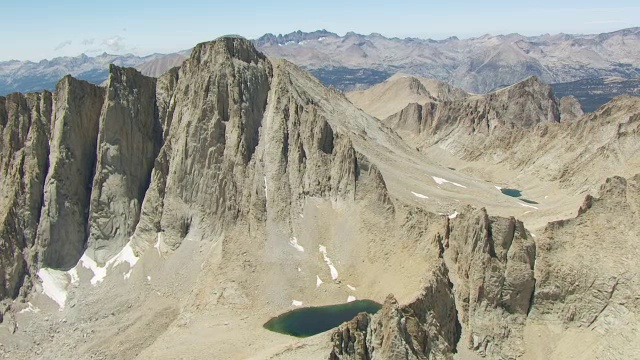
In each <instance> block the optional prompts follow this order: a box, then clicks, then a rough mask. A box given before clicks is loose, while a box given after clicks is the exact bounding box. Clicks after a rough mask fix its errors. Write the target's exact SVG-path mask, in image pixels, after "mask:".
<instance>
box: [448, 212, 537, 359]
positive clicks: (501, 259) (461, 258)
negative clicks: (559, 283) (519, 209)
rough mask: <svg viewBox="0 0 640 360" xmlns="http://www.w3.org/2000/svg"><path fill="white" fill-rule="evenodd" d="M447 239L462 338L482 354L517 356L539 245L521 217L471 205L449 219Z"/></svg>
mask: <svg viewBox="0 0 640 360" xmlns="http://www.w3.org/2000/svg"><path fill="white" fill-rule="evenodd" d="M446 245H447V246H446V247H447V249H446V251H445V254H446V258H447V259H448V260H449V261H450V262H451V263H453V264H452V265H451V271H452V272H455V278H456V281H455V294H456V300H457V304H458V309H459V310H460V313H461V317H460V319H461V323H462V326H463V332H464V333H465V334H466V335H465V339H463V340H464V343H465V344H466V346H468V347H469V348H471V349H473V350H476V351H477V352H478V353H480V354H482V355H494V356H498V354H499V355H500V356H506V357H517V356H518V355H520V354H521V353H522V351H523V349H522V344H521V337H522V334H521V333H520V332H521V330H522V326H523V325H524V320H525V319H526V316H527V313H528V311H529V306H530V301H531V295H532V293H533V290H534V286H535V279H534V263H535V256H536V246H535V243H534V242H533V241H532V240H531V239H529V238H528V236H527V232H526V230H525V228H524V226H523V224H522V222H520V221H517V220H515V219H514V218H509V219H507V218H500V217H489V215H488V214H487V213H486V211H485V210H484V209H480V210H472V209H469V208H467V209H466V210H465V211H463V212H462V214H461V215H459V216H458V217H456V218H455V219H453V220H451V221H450V224H449V231H448V244H446Z"/></svg>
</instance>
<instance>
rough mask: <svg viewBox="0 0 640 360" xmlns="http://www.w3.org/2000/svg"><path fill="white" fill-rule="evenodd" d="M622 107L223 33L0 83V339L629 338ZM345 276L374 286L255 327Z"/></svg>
mask: <svg viewBox="0 0 640 360" xmlns="http://www.w3.org/2000/svg"><path fill="white" fill-rule="evenodd" d="M309 36H311V35H309ZM326 36H330V34H329V35H328V34H325V33H322V32H319V33H315V34H313V36H312V37H313V39H315V40H314V41H320V38H322V37H326ZM354 36H355V35H354ZM289 38H291V39H293V40H287V39H289ZM289 38H286V39H285V38H283V37H277V36H272V37H269V38H268V39H267V38H265V39H263V40H264V41H263V42H264V44H265V45H264V46H266V44H267V43H268V44H278V43H279V42H282V41H285V40H287V41H294V40H295V41H306V40H310V39H309V38H308V37H305V35H304V34H303V33H300V34H297V35H296V37H289ZM639 120H640V100H639V99H638V98H635V97H631V96H623V97H618V98H616V99H614V100H612V101H611V102H609V103H607V104H605V105H603V106H602V107H600V108H599V109H598V110H597V111H595V112H593V113H586V114H585V113H584V112H583V111H582V108H581V106H580V104H579V103H578V101H577V100H576V99H575V98H571V97H563V98H562V99H557V98H556V96H555V94H554V92H553V90H552V89H551V87H550V86H549V85H547V84H545V83H544V82H543V81H542V80H540V79H539V78H538V77H529V78H527V79H525V80H523V81H521V82H518V83H516V84H514V85H512V86H509V87H506V88H502V89H499V90H497V91H494V92H490V93H488V94H484V95H478V94H471V93H468V92H466V91H464V90H461V89H458V88H455V87H453V86H451V85H448V84H445V83H442V82H439V81H437V80H432V79H425V78H418V77H413V76H411V75H403V74H399V75H396V76H394V77H392V78H390V79H388V80H387V81H386V82H383V83H382V84H380V85H377V86H375V87H372V88H370V89H367V90H364V91H358V92H354V93H348V94H344V93H342V92H341V91H338V90H335V89H333V88H326V87H324V86H323V85H322V84H321V82H320V81H319V80H317V79H316V78H314V77H313V76H311V75H309V74H308V73H307V72H305V71H304V70H302V69H301V68H299V67H298V66H296V65H294V64H292V63H290V62H288V61H286V60H281V59H273V58H269V57H267V56H266V55H264V54H263V53H261V52H259V51H258V50H256V48H255V47H254V43H253V42H251V41H248V40H245V39H243V38H240V37H234V36H228V37H222V38H219V39H217V40H215V41H211V42H206V43H201V44H198V45H196V46H195V47H194V48H193V50H192V51H191V53H190V56H189V58H188V59H186V60H185V61H184V63H182V64H181V65H180V66H179V67H175V68H172V69H171V70H169V71H167V72H166V73H164V74H163V75H161V76H160V77H158V78H157V79H156V78H152V77H148V76H145V75H142V74H141V73H140V72H139V71H137V70H135V69H132V68H124V67H118V66H115V65H112V66H110V67H109V75H108V80H107V81H106V82H105V83H104V85H103V86H97V85H93V84H90V83H88V82H85V81H82V80H77V79H75V78H73V77H71V76H65V77H64V78H62V80H60V81H59V82H58V84H57V85H56V88H55V90H54V91H53V92H48V91H44V92H41V93H28V94H20V93H13V94H10V95H8V96H6V97H0V132H1V135H2V136H1V137H0V170H1V178H0V179H1V181H0V199H1V201H2V203H1V205H2V206H0V220H1V221H0V241H1V244H2V246H1V247H0V275H2V276H0V281H1V286H0V299H1V305H2V306H1V308H0V314H1V315H2V316H1V320H2V322H1V324H0V354H2V355H3V356H4V357H5V358H11V359H31V358H42V359H69V358H73V359H158V358H162V359H175V358H194V359H198V358H202V359H209V358H214V359H358V360H360V359H362V360H365V359H402V360H405V359H477V358H482V357H485V358H489V359H516V358H523V359H566V358H572V357H573V358H581V359H601V358H612V359H613V358H633V357H634V356H635V355H636V354H637V353H638V351H640V348H638V346H637V345H636V344H637V343H638V341H637V340H640V339H639V336H638V334H639V332H638V331H636V329H637V328H638V326H639V325H640V323H639V322H638V316H640V312H639V311H640V310H639V309H638V299H637V295H636V294H638V292H639V291H640V284H638V281H637V276H636V274H635V267H634V259H636V258H637V255H638V254H637V248H638V246H637V241H638V235H639V234H638V229H640V227H639V226H640V224H639V222H640V215H639V214H640V212H638V211H637V210H638V209H637V206H638V200H639V199H640V198H639V195H638V189H640V187H639V185H638V184H639V183H640V179H639V178H638V176H640V175H637V174H638V173H640V163H639V162H638V159H639V158H640V157H638V156H637V155H638V151H639V150H640V149H639V148H638V144H639V143H640V142H638V136H639V134H640V133H639V132H638V124H639V123H640V121H639ZM356 299H357V300H365V299H368V300H373V301H376V302H378V303H380V304H382V308H381V309H380V310H379V311H378V312H377V313H374V314H369V313H360V314H359V315H357V316H355V317H354V318H353V319H352V320H350V321H347V322H345V323H343V324H341V325H339V326H338V327H336V328H333V329H331V330H329V331H326V332H323V333H320V334H316V335H313V336H310V337H306V338H296V337H292V336H289V335H286V334H282V333H278V332H272V331H269V330H267V329H266V328H264V327H263V324H265V323H266V322H267V321H269V320H270V319H272V318H274V317H277V316H279V315H281V314H283V313H286V312H288V311H290V310H293V309H296V308H298V307H314V306H324V305H332V304H341V303H345V302H350V301H353V300H356Z"/></svg>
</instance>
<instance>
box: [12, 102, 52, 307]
mask: <svg viewBox="0 0 640 360" xmlns="http://www.w3.org/2000/svg"><path fill="white" fill-rule="evenodd" d="M51 114H52V96H51V93H50V92H47V91H45V92H42V93H34V94H27V95H22V94H11V95H9V96H8V97H6V98H4V97H3V98H0V127H1V128H0V129H1V131H2V138H1V140H0V141H1V142H0V154H1V156H0V161H1V162H0V167H1V168H0V171H1V174H2V180H1V181H0V196H1V199H2V206H0V220H1V221H2V222H1V223H0V234H1V235H0V237H1V241H2V251H1V252H0V274H1V275H2V276H0V281H1V282H2V286H1V287H0V298H7V297H16V296H18V294H19V291H20V289H21V287H22V286H23V285H26V286H27V287H28V285H29V282H30V279H32V277H30V276H29V275H30V274H32V273H31V270H32V269H34V268H35V264H34V255H35V254H34V248H33V247H34V244H35V241H36V233H37V229H38V221H39V218H40V207H41V205H42V193H43V183H44V180H45V176H46V174H47V166H48V162H47V156H48V153H49V134H50V126H51Z"/></svg>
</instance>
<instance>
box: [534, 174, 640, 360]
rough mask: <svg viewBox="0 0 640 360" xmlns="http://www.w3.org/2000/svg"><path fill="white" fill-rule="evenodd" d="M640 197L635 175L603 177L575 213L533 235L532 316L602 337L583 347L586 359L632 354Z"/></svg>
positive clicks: (636, 308) (639, 183) (639, 179)
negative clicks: (535, 247) (535, 254)
mask: <svg viewBox="0 0 640 360" xmlns="http://www.w3.org/2000/svg"><path fill="white" fill-rule="evenodd" d="M639 201H640V175H635V176H633V177H631V178H622V177H617V176H616V177H612V178H608V179H607V180H606V182H605V183H604V184H602V186H601V188H600V191H599V194H598V195H597V196H596V197H594V196H591V195H588V196H587V197H586V198H585V200H584V204H583V205H582V206H581V208H580V209H579V211H578V214H577V216H576V217H575V218H572V219H567V220H560V221H556V222H551V223H549V224H548V226H547V227H546V228H545V230H544V234H542V235H541V236H540V240H538V244H539V245H538V248H539V255H538V258H537V261H536V279H537V284H536V290H535V293H534V297H533V304H532V307H531V312H530V317H531V318H533V319H536V320H542V321H550V322H558V323H562V324H563V325H564V326H567V327H568V328H570V329H573V330H574V331H577V329H583V332H584V333H585V335H584V336H593V335H591V334H599V335H601V336H602V338H596V339H593V340H592V341H591V342H590V343H589V344H585V345H586V346H585V348H583V349H581V351H582V355H583V356H585V357H593V358H597V357H610V358H624V357H625V356H626V355H625V354H626V353H627V352H628V351H637V348H638V347H637V341H638V337H639V335H638V332H637V331H635V330H634V329H637V326H638V317H637V315H636V314H637V313H638V311H639V305H640V303H639V302H638V296H637V289H638V286H640V284H639V283H638V267H637V266H636V265H635V264H636V254H637V252H638V250H637V239H638V235H639V234H638V232H639V229H640V227H639V212H638V204H640V202H639ZM587 227H588V228H589V229H591V231H590V232H589V233H585V232H584V229H585V228H587ZM613 229H617V230H616V231H617V235H616V236H615V239H613V238H611V237H609V236H608V235H607V234H608V233H609V231H611V230H613ZM609 239H610V240H612V241H609ZM590 333H591V334H590Z"/></svg>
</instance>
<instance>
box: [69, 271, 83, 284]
mask: <svg viewBox="0 0 640 360" xmlns="http://www.w3.org/2000/svg"><path fill="white" fill-rule="evenodd" d="M67 274H69V277H70V278H71V284H73V285H75V284H77V283H78V282H79V281H80V277H79V276H78V269H76V268H75V267H74V268H72V269H71V270H69V271H67Z"/></svg>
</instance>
